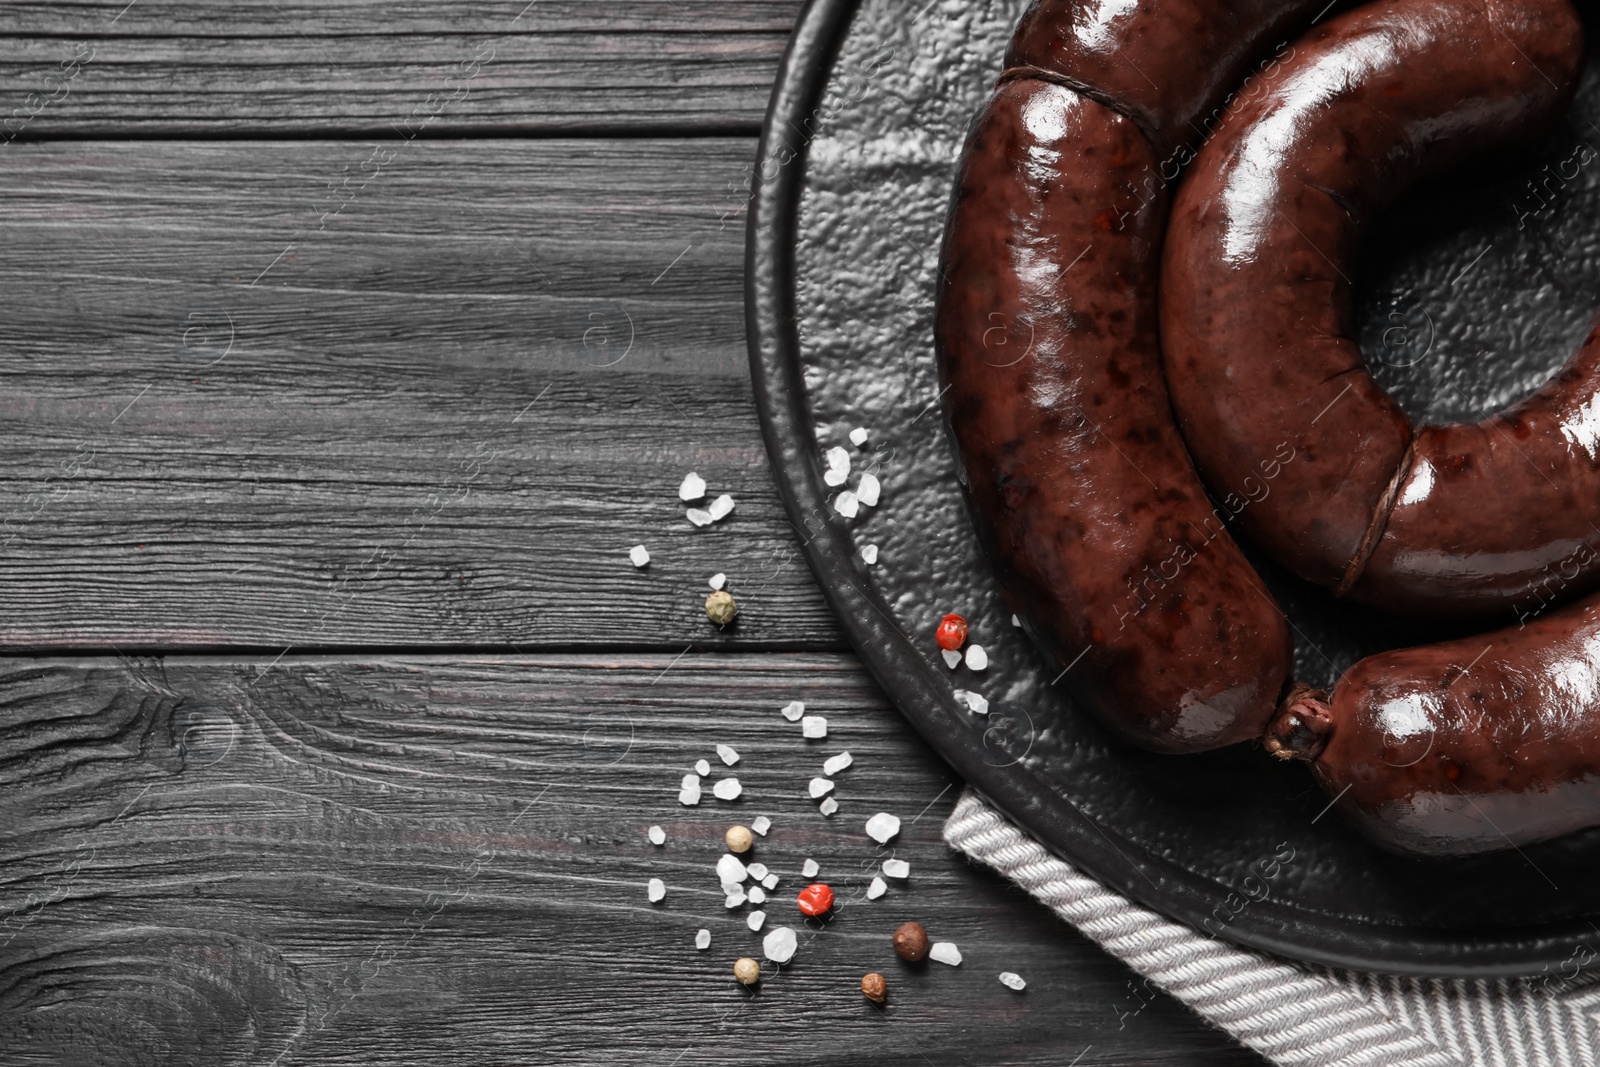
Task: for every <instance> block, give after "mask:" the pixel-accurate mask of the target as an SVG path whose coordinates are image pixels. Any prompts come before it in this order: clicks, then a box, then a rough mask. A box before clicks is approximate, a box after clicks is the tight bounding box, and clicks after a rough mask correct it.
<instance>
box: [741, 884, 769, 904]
mask: <svg viewBox="0 0 1600 1067" xmlns="http://www.w3.org/2000/svg"><path fill="white" fill-rule="evenodd" d="M746 896H747V897H749V899H750V903H752V904H765V903H766V902H767V891H766V890H765V889H762V888H761V887H760V886H758V885H753V886H751V887H750V891H749V892H748V893H747V894H746Z"/></svg>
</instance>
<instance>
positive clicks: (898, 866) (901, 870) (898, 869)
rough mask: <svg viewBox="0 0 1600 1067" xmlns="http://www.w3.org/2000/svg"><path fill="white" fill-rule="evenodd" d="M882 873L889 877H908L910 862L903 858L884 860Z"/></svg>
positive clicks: (909, 874)
mask: <svg viewBox="0 0 1600 1067" xmlns="http://www.w3.org/2000/svg"><path fill="white" fill-rule="evenodd" d="M883 873H884V874H886V875H888V876H889V877H890V878H910V877H911V864H909V863H907V862H906V861H905V860H884V861H883Z"/></svg>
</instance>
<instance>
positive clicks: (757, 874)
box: [745, 860, 767, 881]
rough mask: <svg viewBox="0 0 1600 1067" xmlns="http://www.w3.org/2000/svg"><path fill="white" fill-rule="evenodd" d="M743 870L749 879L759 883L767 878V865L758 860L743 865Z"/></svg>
mask: <svg viewBox="0 0 1600 1067" xmlns="http://www.w3.org/2000/svg"><path fill="white" fill-rule="evenodd" d="M745 870H747V871H749V872H750V877H752V878H754V879H756V880H757V881H760V880H761V879H763V878H765V877H766V876H767V865H766V864H765V863H762V862H760V861H759V860H758V861H757V862H755V863H749V864H746V865H745Z"/></svg>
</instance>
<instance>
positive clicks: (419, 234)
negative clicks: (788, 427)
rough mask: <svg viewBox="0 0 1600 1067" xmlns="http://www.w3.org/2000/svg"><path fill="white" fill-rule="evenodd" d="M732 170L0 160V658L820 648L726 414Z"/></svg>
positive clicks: (684, 146) (144, 146)
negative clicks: (733, 607) (692, 480)
mask: <svg viewBox="0 0 1600 1067" xmlns="http://www.w3.org/2000/svg"><path fill="white" fill-rule="evenodd" d="M751 148H752V146H751V143H750V142H748V141H746V140H715V139H711V140H681V141H671V140H667V141H661V140H621V141H617V140H582V141H561V140H544V141H529V142H519V141H466V142H440V141H421V140H418V141H412V142H409V143H405V144H402V145H400V146H399V147H398V148H396V149H395V150H394V152H393V155H392V158H390V157H387V156H384V155H379V156H378V157H377V158H378V160H380V161H385V160H386V162H382V165H381V166H377V165H376V164H375V166H377V169H376V170H373V171H363V170H362V169H361V164H362V163H363V162H364V161H366V160H368V159H369V158H372V153H373V146H372V145H371V144H367V143H360V142H318V141H306V142H251V143H233V142H221V143H189V142H185V143H156V144H152V143H140V142H91V143H76V142H70V143H51V144H43V145H12V146H10V147H9V148H7V149H4V151H5V152H7V153H8V158H7V169H6V171H5V174H4V177H3V178H0V284H3V285H4V286H5V288H6V290H7V293H8V300H7V314H6V320H5V322H4V324H3V326H0V384H3V388H0V435H3V438H4V440H5V441H6V442H7V446H8V447H7V448H6V449H5V450H4V452H3V453H0V541H5V542H6V543H5V551H4V553H3V554H0V582H3V584H4V587H5V589H6V594H7V595H6V596H5V597H4V598H3V600H0V647H6V648H11V649H35V648H71V647H78V648H82V647H90V648H101V649H105V648H107V647H116V648H122V649H126V648H128V647H130V646H131V647H134V648H157V647H159V648H166V649H181V648H191V649H206V648H215V647H220V646H235V647H237V646H247V647H252V648H263V649H264V648H277V649H281V648H288V647H296V648H305V647H312V648H322V649H326V648H331V647H348V646H361V645H365V646H401V647H415V646H421V645H447V646H457V647H459V646H475V647H499V648H513V647H516V648H520V647H529V646H530V645H531V644H534V643H537V644H539V645H542V646H545V647H550V646H560V647H571V646H594V647H598V646H607V647H622V646H629V645H632V646H642V647H653V648H664V647H673V648H681V647H687V646H688V645H689V644H690V643H695V644H701V645H712V646H716V645H725V644H729V643H731V642H738V643H740V644H741V645H742V646H744V647H750V646H751V645H757V646H768V647H770V646H773V645H778V646H784V647H814V648H838V647H840V639H839V637H838V632H837V629H836V627H835V624H834V623H833V621H832V619H831V617H830V615H829V613H828V611H827V608H826V606H825V605H824V603H823V601H822V599H821V596H820V595H819V594H818V592H817V591H816V589H815V587H814V585H813V583H812V581H811V578H810V576H809V573H808V571H807V569H806V567H805V564H804V562H803V561H802V560H801V559H800V557H799V554H798V551H797V545H796V537H795V533H794V531H793V529H792V528H791V527H790V525H789V523H788V521H787V519H786V518H785V516H784V513H783V509H782V507H781V505H780V502H779V500H778V499H777V495H776V492H775V490H774V489H773V487H772V483H771V479H770V477H769V476H768V475H767V473H766V472H767V467H766V462H767V461H766V456H765V451H764V449H763V446H762V443H761V439H760V435H759V430H758V427H757V424H756V419H755V413H754V407H753V402H752V399H751V397H750V392H749V385H748V368H747V365H746V363H745V355H744V333H743V317H742V291H741V277H742V227H741V226H740V225H738V224H736V223H735V224H726V225H725V224H724V223H723V221H722V217H721V216H722V214H723V213H724V212H726V211H728V210H730V208H729V207H728V204H729V202H730V201H729V195H730V194H729V191H728V188H727V187H728V185H729V183H733V184H734V186H735V187H736V188H737V187H738V186H739V183H740V182H742V180H743V178H742V175H743V174H745V173H746V172H747V170H748V165H749V162H748V161H749V159H750V157H751ZM346 170H348V172H349V173H351V174H353V175H356V176H357V177H356V178H355V180H354V181H353V182H352V185H351V189H352V190H353V192H352V194H351V198H350V199H348V200H346V201H341V202H338V203H339V204H340V205H341V206H340V208H339V210H338V213H337V214H325V212H328V211H330V210H331V209H330V208H329V207H328V205H329V204H330V203H331V201H329V200H327V199H325V196H326V189H325V186H326V185H327V183H328V181H329V180H330V179H332V178H335V177H337V176H339V175H340V174H341V173H345V172H346ZM361 181H365V185H364V186H362V185H360V184H359V183H360V182H361ZM732 203H733V205H734V208H733V209H734V210H737V209H738V207H739V206H740V203H741V202H740V201H738V200H737V199H735V200H733V201H732ZM690 470H695V471H698V472H699V473H700V474H701V475H702V476H704V477H705V478H706V480H707V481H708V483H709V484H710V487H711V492H712V493H713V494H716V493H723V492H727V493H731V494H732V495H733V496H734V498H735V500H736V502H737V506H736V510H735V511H734V513H733V515H732V516H730V517H729V518H727V519H725V520H724V521H722V522H721V523H718V524H717V525H715V526H712V527H707V528H704V529H697V528H695V527H693V526H691V525H690V524H689V522H688V521H687V520H686V519H685V510H686V509H685V506H684V505H683V504H682V503H681V502H680V501H679V499H678V493H677V489H678V484H679V482H680V481H681V480H682V478H683V476H684V474H686V473H687V472H688V471H690ZM638 543H644V544H645V545H647V546H648V548H649V550H650V552H651V554H652V556H653V558H654V562H653V563H652V564H651V565H650V567H649V568H647V569H646V570H642V571H640V570H636V569H635V568H634V567H633V566H632V565H631V564H630V563H629V561H628V549H629V548H630V547H631V546H633V545H635V544H638ZM716 572H725V573H726V574H727V575H728V576H729V579H730V581H731V583H732V585H731V588H732V589H733V591H734V593H735V595H736V596H737V597H739V599H740V601H741V605H742V615H741V617H740V620H739V622H738V623H737V624H736V625H735V626H734V627H731V628H730V629H729V630H727V631H719V630H717V629H716V628H715V627H713V626H711V625H710V624H709V623H708V622H707V620H706V618H705V615H704V609H703V601H704V599H705V596H706V594H707V593H708V592H709V591H710V590H709V589H708V587H707V584H706V583H707V579H708V578H710V576H711V575H712V574H714V573H716Z"/></svg>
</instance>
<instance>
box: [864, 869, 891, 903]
mask: <svg viewBox="0 0 1600 1067" xmlns="http://www.w3.org/2000/svg"><path fill="white" fill-rule="evenodd" d="M888 891H889V883H888V882H885V881H884V880H883V879H882V878H879V877H878V876H877V875H873V876H872V884H871V885H869V886H867V899H868V900H877V899H878V898H879V897H881V896H883V895H884V894H885V893H887V892H888Z"/></svg>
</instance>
